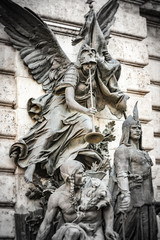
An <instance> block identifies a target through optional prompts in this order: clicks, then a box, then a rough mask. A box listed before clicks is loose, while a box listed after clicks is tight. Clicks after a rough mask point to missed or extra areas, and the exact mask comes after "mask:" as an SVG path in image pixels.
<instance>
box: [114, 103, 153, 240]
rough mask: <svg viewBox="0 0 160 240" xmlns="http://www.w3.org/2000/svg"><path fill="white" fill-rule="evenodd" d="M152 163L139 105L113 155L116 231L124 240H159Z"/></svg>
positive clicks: (127, 123)
mask: <svg viewBox="0 0 160 240" xmlns="http://www.w3.org/2000/svg"><path fill="white" fill-rule="evenodd" d="M152 165H153V164H152V160H151V158H150V156H149V155H148V153H147V152H146V151H145V150H144V149H143V148H142V129H141V124H140V121H139V117H138V109H137V103H136V105H135V107H134V110H133V116H131V115H130V116H129V117H128V118H127V119H126V120H125V121H124V122H123V125H122V137H121V141H120V146H119V147H118V148H117V149H116V151H115V155H114V167H115V174H116V180H117V182H116V185H115V188H114V192H113V196H114V201H115V206H114V211H115V222H114V229H115V231H116V232H117V233H118V234H119V236H120V239H122V240H124V239H127V240H151V239H152V240H156V239H157V223H156V213H155V207H154V197H153V186H152V174H151V167H152Z"/></svg>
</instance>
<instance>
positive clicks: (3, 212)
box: [0, 191, 15, 239]
mask: <svg viewBox="0 0 160 240" xmlns="http://www.w3.org/2000/svg"><path fill="white" fill-rule="evenodd" d="M3 192H4V191H3ZM0 216H1V217H0V238H1V239H9V238H11V237H13V238H14V237H15V221H14V210H11V209H0Z"/></svg>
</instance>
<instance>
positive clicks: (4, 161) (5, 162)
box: [0, 139, 15, 169]
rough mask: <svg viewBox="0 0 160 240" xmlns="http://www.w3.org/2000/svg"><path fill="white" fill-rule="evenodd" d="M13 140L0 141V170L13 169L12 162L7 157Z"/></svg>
mask: <svg viewBox="0 0 160 240" xmlns="http://www.w3.org/2000/svg"><path fill="white" fill-rule="evenodd" d="M14 142H15V141H14V140H9V139H0V156H1V157H0V168H1V169H15V164H14V162H13V161H12V160H11V159H10V157H9V149H10V147H11V145H12V144H13V143H14Z"/></svg>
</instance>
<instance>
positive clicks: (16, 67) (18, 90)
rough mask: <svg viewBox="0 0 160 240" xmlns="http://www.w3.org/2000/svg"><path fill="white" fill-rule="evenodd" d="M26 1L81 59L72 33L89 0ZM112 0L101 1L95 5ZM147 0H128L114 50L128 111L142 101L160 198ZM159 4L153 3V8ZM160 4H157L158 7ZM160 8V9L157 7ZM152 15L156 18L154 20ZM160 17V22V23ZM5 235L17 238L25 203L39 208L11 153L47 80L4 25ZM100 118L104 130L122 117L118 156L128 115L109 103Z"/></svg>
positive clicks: (158, 54)
mask: <svg viewBox="0 0 160 240" xmlns="http://www.w3.org/2000/svg"><path fill="white" fill-rule="evenodd" d="M14 1H15V2H16V3H19V4H20V5H21V6H27V7H29V8H31V9H32V10H33V11H35V12H36V13H38V14H40V16H41V17H43V19H44V20H45V21H46V22H47V23H48V24H49V26H50V27H51V28H52V29H53V30H54V32H55V33H56V36H57V38H58V41H59V43H60V45H61V46H62V48H63V49H64V51H65V52H66V54H67V55H68V56H69V57H70V59H71V60H72V61H75V60H76V56H77V53H78V50H79V46H78V47H73V46H71V39H72V37H73V36H75V35H76V34H77V33H78V30H79V28H80V26H81V25H82V24H83V22H84V18H83V16H84V14H85V13H86V12H87V11H88V9H87V7H86V4H85V1H81V2H80V1H79V0H74V1H73V0H67V4H66V1H65V0H59V1H50V0H46V1H43V0H39V1H35V0H30V1H27V0H14ZM105 2H106V0H99V1H96V3H95V9H97V10H98V9H100V7H101V6H102V5H103V4H104V3H105ZM144 2H145V1H143V0H137V1H132V0H125V1H124V0H123V1H120V7H119V9H118V12H117V14H116V21H115V23H114V26H113V27H112V38H111V40H110V43H109V51H110V53H111V55H112V56H113V57H115V58H116V59H118V60H120V61H121V63H122V74H121V78H120V80H119V85H120V87H121V89H122V90H123V91H124V92H126V93H127V94H128V95H129V96H130V99H129V100H128V110H127V115H129V114H132V110H133V106H134V104H135V102H136V101H138V108H139V115H140V121H141V123H142V128H143V134H144V136H143V147H144V148H145V149H146V150H147V151H149V154H150V155H151V157H152V159H153V162H154V167H153V180H154V188H155V198H156V200H158V201H160V185H159V182H160V181H159V178H160V150H159V148H158V146H159V144H160V122H159V119H160V90H159V88H160V71H159V68H160V49H159V36H160V28H159V26H160V25H159V23H157V22H156V20H155V19H154V21H153V16H150V18H148V15H147V11H145V10H144V9H147V7H146V6H144ZM154 6H155V5H153V4H152V8H154ZM156 9H157V8H156ZM156 11H157V10H156ZM151 20H152V21H151ZM155 22H156V23H155ZM0 51H1V55H0V78H1V81H0V123H1V124H0V126H1V128H0V156H1V158H0V190H1V193H3V194H1V197H0V214H1V218H0V239H8V240H9V239H14V238H15V230H14V228H15V226H14V213H15V211H19V209H21V205H22V204H23V205H25V207H26V208H27V209H28V210H33V209H35V208H36V207H37V206H38V205H37V203H36V202H32V201H29V200H28V199H27V197H26V196H25V191H26V188H28V186H26V185H27V184H26V183H25V182H24V179H23V175H24V171H23V170H21V169H19V168H16V166H15V165H14V163H13V162H12V161H11V159H10V158H9V156H8V152H9V148H10V146H11V145H12V144H13V143H14V142H15V141H16V140H17V139H19V138H20V137H22V136H24V134H25V133H27V131H28V129H29V128H30V127H31V126H32V125H33V121H32V120H31V119H30V118H29V116H28V114H27V110H26V104H27V101H28V99H29V98H31V97H33V98H37V97H39V96H41V95H43V90H42V88H41V85H38V84H37V83H36V82H35V81H33V80H32V77H31V76H30V75H29V74H28V71H27V69H26V68H25V67H24V65H23V63H22V61H21V59H20V57H19V55H18V52H17V51H15V50H14V49H13V48H12V47H11V46H10V44H9V40H8V37H7V36H6V34H5V32H4V31H3V27H2V26H0ZM96 117H97V120H96V123H97V125H98V126H99V127H100V129H101V130H103V128H104V125H105V124H106V123H107V122H108V121H111V120H115V121H116V126H115V135H116V140H115V141H114V142H112V143H110V145H109V149H110V155H111V158H113V153H114V150H115V148H116V147H117V146H118V144H119V140H120V136H121V125H122V122H123V120H124V118H122V119H120V120H117V119H116V118H115V117H113V116H112V115H111V114H110V112H109V111H108V109H107V107H106V108H105V110H103V111H102V112H101V113H99V114H97V116H96Z"/></svg>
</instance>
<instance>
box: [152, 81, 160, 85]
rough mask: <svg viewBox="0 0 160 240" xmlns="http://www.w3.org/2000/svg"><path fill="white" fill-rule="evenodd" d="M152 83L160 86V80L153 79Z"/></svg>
mask: <svg viewBox="0 0 160 240" xmlns="http://www.w3.org/2000/svg"><path fill="white" fill-rule="evenodd" d="M150 83H151V84H153V85H157V86H160V82H159V81H155V80H151V81H150Z"/></svg>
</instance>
